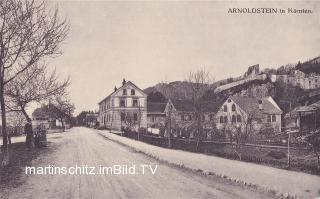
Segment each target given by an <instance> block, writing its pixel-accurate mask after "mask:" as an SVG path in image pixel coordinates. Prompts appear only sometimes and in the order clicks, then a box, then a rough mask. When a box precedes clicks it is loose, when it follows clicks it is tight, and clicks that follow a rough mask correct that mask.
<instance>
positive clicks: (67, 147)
mask: <svg viewBox="0 0 320 199" xmlns="http://www.w3.org/2000/svg"><path fill="white" fill-rule="evenodd" d="M49 141H50V142H52V143H51V144H50V145H49V146H50V149H49V150H50V152H48V153H47V154H45V155H41V156H40V157H39V158H37V159H36V160H35V161H34V162H33V166H35V167H37V168H38V167H42V168H45V167H48V165H49V164H50V165H52V166H55V167H58V166H60V167H66V168H68V169H69V168H71V167H75V166H76V165H77V166H79V167H81V166H85V165H87V166H88V167H87V168H88V169H87V172H88V174H89V173H91V167H93V166H94V167H95V168H96V169H95V171H94V172H98V171H99V169H98V168H99V167H100V165H102V166H106V167H109V166H113V165H128V166H133V165H135V166H136V173H135V174H132V175H130V174H119V175H116V174H111V173H112V172H111V170H108V172H109V173H108V174H104V175H102V174H96V175H71V174H66V175H63V174H60V175H50V174H47V175H25V174H23V175H22V176H21V179H22V180H23V181H24V183H23V185H21V186H20V187H18V188H12V189H10V190H7V191H5V193H0V195H2V198H10V199H13V198H14V199H15V198H16V199H18V198H19V199H20V198H30V199H31V198H32V199H36V198H39V199H40V198H41V199H43V198H54V199H63V198H66V199H67V198H68V199H69V198H83V199H87V198H88V199H91V198H98V199H99V198H108V199H109V198H154V199H155V198H237V199H238V198H245V199H248V198H272V196H270V195H267V194H265V193H261V192H258V191H256V190H253V189H248V188H246V187H242V186H238V185H234V184H232V183H229V182H228V181H225V180H223V179H220V178H217V177H214V176H210V177H207V176H202V175H200V174H197V173H193V172H190V171H187V170H185V169H180V168H176V167H172V166H170V165H167V164H166V163H162V162H159V161H157V160H155V159H152V158H150V157H148V156H146V155H143V154H141V153H137V152H134V151H132V150H131V149H129V148H128V147H126V146H123V145H120V144H118V143H115V142H113V141H110V140H108V139H106V138H104V137H102V136H101V135H99V134H97V132H96V131H95V130H92V129H87V128H80V127H78V128H73V129H71V130H70V131H69V132H65V133H61V134H60V133H59V134H55V136H50V137H49ZM140 165H151V168H152V169H153V170H150V169H149V168H150V167H148V168H147V167H145V174H144V175H143V174H142V167H144V166H140ZM156 165H157V169H155V168H156ZM121 168H122V169H123V168H124V166H123V167H121ZM89 170H90V171H89ZM132 170H133V169H132ZM132 170H131V171H132ZM151 171H154V172H155V173H154V174H152V172H151ZM74 172H75V171H74V170H73V173H74ZM79 172H80V171H79ZM113 172H114V173H116V171H115V170H113Z"/></svg>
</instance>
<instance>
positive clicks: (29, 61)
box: [0, 0, 70, 165]
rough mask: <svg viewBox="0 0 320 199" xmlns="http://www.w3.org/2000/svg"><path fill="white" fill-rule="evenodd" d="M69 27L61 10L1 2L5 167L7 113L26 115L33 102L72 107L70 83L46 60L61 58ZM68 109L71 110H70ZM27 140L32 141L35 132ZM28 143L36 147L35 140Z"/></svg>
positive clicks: (29, 1) (15, 0)
mask: <svg viewBox="0 0 320 199" xmlns="http://www.w3.org/2000/svg"><path fill="white" fill-rule="evenodd" d="M68 30H69V25H68V23H67V22H66V20H65V19H61V18H60V16H59V12H58V9H54V10H48V8H47V5H46V3H45V2H44V1H35V0H23V1H22V0H6V1H0V107H1V120H2V136H3V152H4V158H3V160H2V163H1V164H2V165H7V164H8V163H9V156H8V154H9V153H8V145H7V137H8V135H7V120H6V118H7V117H6V113H7V112H8V111H9V112H10V111H19V112H21V113H23V115H24V116H25V118H26V120H27V121H28V122H31V118H30V116H29V115H28V114H27V111H26V110H27V108H28V105H29V104H30V103H32V102H38V103H41V102H44V101H48V100H49V99H51V100H52V101H54V102H55V103H56V104H57V105H58V106H57V107H59V106H60V107H65V104H69V105H70V103H69V102H68V100H67V97H66V96H67V95H66V94H67V93H66V88H67V86H68V85H69V83H70V82H69V79H66V80H64V81H59V79H58V76H57V74H56V72H55V71H54V70H52V69H51V70H50V69H48V68H47V66H46V59H47V58H54V57H56V56H58V55H60V54H61V53H62V52H61V51H60V47H61V44H62V42H63V41H64V40H65V39H66V37H67V33H68ZM69 105H68V106H69ZM27 137H29V138H32V137H33V132H32V131H30V132H28V135H27ZM29 140H31V141H30V142H29V143H28V146H29V147H33V142H32V139H29Z"/></svg>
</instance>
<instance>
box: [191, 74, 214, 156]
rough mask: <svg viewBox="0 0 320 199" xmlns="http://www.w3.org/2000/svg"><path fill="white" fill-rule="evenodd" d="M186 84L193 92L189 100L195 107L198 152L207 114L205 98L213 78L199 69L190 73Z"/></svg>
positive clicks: (194, 118)
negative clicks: (204, 105) (204, 107)
mask: <svg viewBox="0 0 320 199" xmlns="http://www.w3.org/2000/svg"><path fill="white" fill-rule="evenodd" d="M186 82H188V83H189V85H188V87H189V89H190V92H191V93H190V96H189V97H188V98H189V100H191V102H192V104H193V107H194V116H195V117H193V120H194V121H195V123H196V135H195V137H196V139H197V150H198V148H199V143H200V141H201V139H202V134H203V118H204V112H205V110H204V109H203V96H204V94H205V93H206V92H207V91H209V90H210V89H212V83H213V78H212V77H211V76H210V74H209V72H208V71H206V70H205V69H199V70H197V71H195V72H190V73H189V75H188V77H187V79H186Z"/></svg>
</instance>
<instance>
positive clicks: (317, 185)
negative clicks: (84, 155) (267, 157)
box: [97, 130, 320, 198]
mask: <svg viewBox="0 0 320 199" xmlns="http://www.w3.org/2000/svg"><path fill="white" fill-rule="evenodd" d="M97 132H98V133H99V134H100V135H103V136H105V137H107V138H108V139H110V140H113V141H116V142H119V143H121V144H124V145H126V146H128V147H130V148H132V149H134V150H135V151H138V152H142V153H144V154H146V155H148V156H151V157H153V158H156V159H158V160H161V161H164V162H168V163H170V164H174V165H177V166H181V167H184V168H187V169H191V170H194V171H199V172H202V173H204V174H207V175H216V176H220V177H223V178H226V179H229V180H232V181H235V182H237V183H243V184H245V185H248V186H259V187H262V188H263V189H266V190H268V191H272V192H275V193H276V195H278V196H280V195H281V196H282V197H284V198H294V197H300V198H316V197H319V191H320V177H319V176H316V175H310V174H306V173H301V172H295V171H288V170H283V169H277V168H272V167H268V166H263V165H257V164H253V163H247V162H241V161H236V160H229V159H224V158H220V157H216V156H209V155H204V154H198V153H192V152H187V151H180V150H172V149H166V148H161V147H157V146H153V145H149V144H146V143H143V142H139V141H136V140H132V139H129V138H126V137H121V136H119V135H115V134H112V133H110V132H109V131H104V130H97Z"/></svg>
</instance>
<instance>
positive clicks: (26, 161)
mask: <svg viewBox="0 0 320 199" xmlns="http://www.w3.org/2000/svg"><path fill="white" fill-rule="evenodd" d="M44 151H46V149H45V148H34V149H32V150H30V149H28V148H27V147H26V144H25V143H24V142H17V143H13V144H11V145H10V146H9V159H10V164H9V165H8V166H5V167H1V166H0V192H1V189H4V188H9V187H18V186H20V185H21V184H22V183H23V182H22V181H21V178H20V176H21V174H22V173H23V172H24V168H25V167H26V166H30V165H31V162H32V160H34V159H36V158H37V157H38V156H39V155H40V154H41V153H43V152H44ZM2 159H3V153H0V160H2Z"/></svg>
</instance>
